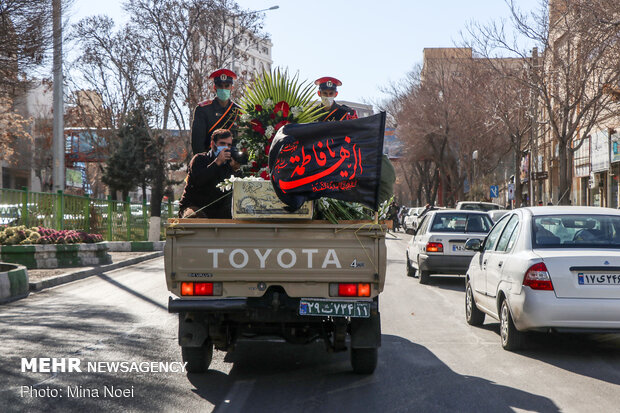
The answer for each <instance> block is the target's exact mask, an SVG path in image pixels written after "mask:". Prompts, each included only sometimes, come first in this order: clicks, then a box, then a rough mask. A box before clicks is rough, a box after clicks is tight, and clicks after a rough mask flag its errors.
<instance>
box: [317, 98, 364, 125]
mask: <svg viewBox="0 0 620 413" xmlns="http://www.w3.org/2000/svg"><path fill="white" fill-rule="evenodd" d="M348 119H357V113H356V112H355V110H354V109H351V108H350V107H348V106H347V105H339V104H337V103H336V102H334V104H333V105H332V107H331V108H329V110H327V111H325V113H324V114H323V115H322V116H321V117H320V118H319V119H318V121H319V122H330V121H341V120H348Z"/></svg>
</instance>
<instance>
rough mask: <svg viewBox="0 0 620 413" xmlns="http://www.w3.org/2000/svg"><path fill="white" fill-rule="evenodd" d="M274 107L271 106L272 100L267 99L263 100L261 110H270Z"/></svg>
mask: <svg viewBox="0 0 620 413" xmlns="http://www.w3.org/2000/svg"><path fill="white" fill-rule="evenodd" d="M274 106H275V105H274V104H273V100H271V99H269V98H267V99H265V101H264V102H263V108H264V109H271V108H273V107H274Z"/></svg>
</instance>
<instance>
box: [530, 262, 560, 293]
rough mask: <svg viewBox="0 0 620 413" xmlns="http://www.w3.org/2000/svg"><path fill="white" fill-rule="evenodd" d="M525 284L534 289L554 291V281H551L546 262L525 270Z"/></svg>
mask: <svg viewBox="0 0 620 413" xmlns="http://www.w3.org/2000/svg"><path fill="white" fill-rule="evenodd" d="M523 285H526V286H528V287H530V288H531V289H532V290H546V291H553V283H551V277H550V276H549V272H548V271H547V266H546V265H545V263H544V262H539V263H538V264H534V265H532V266H531V267H530V268H529V269H528V270H527V271H526V272H525V277H524V278H523Z"/></svg>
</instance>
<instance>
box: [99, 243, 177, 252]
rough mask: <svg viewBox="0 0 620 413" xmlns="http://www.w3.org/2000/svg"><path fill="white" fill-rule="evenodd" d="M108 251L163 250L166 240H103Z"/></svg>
mask: <svg viewBox="0 0 620 413" xmlns="http://www.w3.org/2000/svg"><path fill="white" fill-rule="evenodd" d="M102 244H104V245H107V246H108V252H142V251H145V252H146V251H163V250H164V245H166V241H104V242H102Z"/></svg>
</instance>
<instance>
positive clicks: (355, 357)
mask: <svg viewBox="0 0 620 413" xmlns="http://www.w3.org/2000/svg"><path fill="white" fill-rule="evenodd" d="M378 353H379V352H378V350H377V348H352V349H351V367H353V371H354V372H355V373H357V374H372V373H373V372H374V371H375V369H376V368H377V359H378V355H379V354H378Z"/></svg>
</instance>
